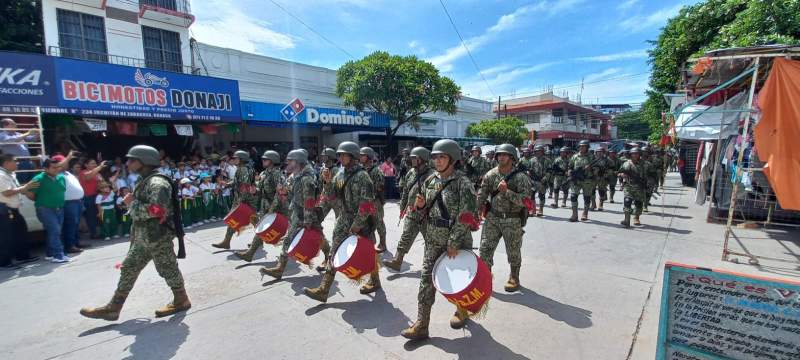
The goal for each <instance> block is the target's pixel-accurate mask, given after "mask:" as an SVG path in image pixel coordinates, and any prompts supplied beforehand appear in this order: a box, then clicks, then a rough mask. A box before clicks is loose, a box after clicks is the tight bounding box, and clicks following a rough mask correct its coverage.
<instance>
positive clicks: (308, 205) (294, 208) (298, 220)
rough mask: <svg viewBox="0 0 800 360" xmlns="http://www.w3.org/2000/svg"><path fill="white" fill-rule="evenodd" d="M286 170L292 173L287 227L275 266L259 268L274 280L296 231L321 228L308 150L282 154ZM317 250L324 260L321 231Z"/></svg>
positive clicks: (326, 249) (283, 266) (325, 247)
mask: <svg viewBox="0 0 800 360" xmlns="http://www.w3.org/2000/svg"><path fill="white" fill-rule="evenodd" d="M286 161H287V162H288V163H287V165H286V171H289V172H291V173H292V178H293V179H292V188H291V195H289V198H290V199H291V200H290V201H291V205H290V206H289V207H290V209H291V211H290V213H291V216H290V218H289V229H288V230H287V231H286V235H284V236H283V238H282V239H281V241H282V242H283V245H282V249H281V255H280V257H279V258H278V265H276V266H275V267H271V268H267V267H266V266H264V267H262V268H261V269H259V272H260V273H261V274H262V275H269V276H272V277H274V278H275V279H281V278H282V277H283V271H284V270H285V269H286V263H287V262H288V260H289V255H288V252H289V245H291V244H292V240H294V238H295V236H297V233H298V232H300V230H301V229H316V230H320V232H321V231H322V217H321V215H322V208H321V207H319V202H318V199H319V185H318V184H317V174H316V172H315V171H314V168H313V167H312V166H311V165H310V164H309V163H308V153H307V152H304V151H303V149H296V150H292V151H290V152H289V154H287V155H286ZM320 242H321V244H320V249H321V250H322V253H323V254H324V255H325V262H327V261H328V256H329V254H330V245H329V244H328V241H327V240H326V239H325V235H324V234H323V236H322V239H320Z"/></svg>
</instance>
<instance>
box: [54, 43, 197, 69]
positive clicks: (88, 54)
mask: <svg viewBox="0 0 800 360" xmlns="http://www.w3.org/2000/svg"><path fill="white" fill-rule="evenodd" d="M47 54H48V55H50V56H57V57H63V58H69V59H78V60H90V61H97V62H103V63H109V64H116V65H124V66H133V67H139V68H150V69H156V70H164V71H171V72H178V73H184V74H195V71H196V70H197V69H196V68H193V67H192V66H189V65H182V64H176V63H168V62H163V61H153V60H145V59H137V58H132V57H128V56H120V55H111V54H106V53H100V52H94V51H87V50H85V49H70V48H64V47H59V46H50V47H49V48H48V49H47Z"/></svg>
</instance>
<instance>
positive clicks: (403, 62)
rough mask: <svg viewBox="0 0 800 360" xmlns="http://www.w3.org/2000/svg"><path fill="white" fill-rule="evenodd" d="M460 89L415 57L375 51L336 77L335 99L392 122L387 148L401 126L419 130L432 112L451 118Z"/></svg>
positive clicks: (388, 133)
mask: <svg viewBox="0 0 800 360" xmlns="http://www.w3.org/2000/svg"><path fill="white" fill-rule="evenodd" d="M460 92H461V89H460V88H459V87H458V85H456V83H455V82H453V80H451V79H449V78H447V77H445V76H441V75H439V70H438V69H436V67H435V66H433V65H432V64H431V63H428V62H425V61H422V60H420V59H418V58H417V57H416V56H398V55H389V54H388V53H386V52H383V51H376V52H374V53H372V54H370V55H368V56H367V57H365V58H363V59H361V60H356V61H348V62H347V63H345V64H344V65H342V67H341V68H339V71H338V72H337V74H336V95H337V96H339V97H340V98H342V100H343V102H344V104H345V105H347V106H352V107H354V108H356V109H358V110H359V111H361V110H364V109H370V110H373V111H377V112H380V113H384V114H387V115H389V116H390V117H391V118H392V120H395V121H396V124H395V126H393V127H391V128H390V129H387V131H386V135H387V144H389V145H390V146H392V137H393V136H394V134H395V133H397V130H398V129H400V127H401V126H403V125H408V126H411V127H413V128H414V129H419V121H420V119H421V117H420V116H421V115H422V114H425V113H431V112H436V111H442V112H445V113H448V114H455V112H456V102H458V100H459V98H460V96H461V95H460Z"/></svg>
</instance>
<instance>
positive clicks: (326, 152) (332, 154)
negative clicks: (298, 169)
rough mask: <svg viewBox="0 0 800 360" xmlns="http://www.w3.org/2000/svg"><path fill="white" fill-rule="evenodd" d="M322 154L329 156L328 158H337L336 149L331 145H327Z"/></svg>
mask: <svg viewBox="0 0 800 360" xmlns="http://www.w3.org/2000/svg"><path fill="white" fill-rule="evenodd" d="M322 155H323V156H327V157H328V159H335V158H336V150H333V149H331V148H329V147H326V148H325V150H322Z"/></svg>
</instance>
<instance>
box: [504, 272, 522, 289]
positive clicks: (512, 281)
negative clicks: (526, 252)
mask: <svg viewBox="0 0 800 360" xmlns="http://www.w3.org/2000/svg"><path fill="white" fill-rule="evenodd" d="M505 290H506V292H514V291H517V290H519V266H512V267H511V274H510V275H509V276H508V282H506V286H505Z"/></svg>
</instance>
